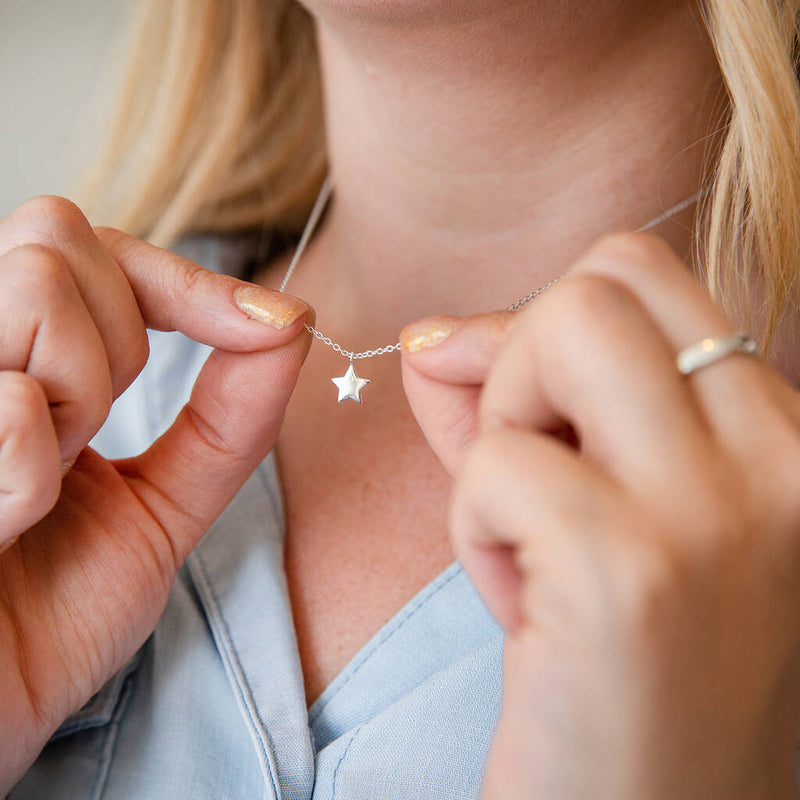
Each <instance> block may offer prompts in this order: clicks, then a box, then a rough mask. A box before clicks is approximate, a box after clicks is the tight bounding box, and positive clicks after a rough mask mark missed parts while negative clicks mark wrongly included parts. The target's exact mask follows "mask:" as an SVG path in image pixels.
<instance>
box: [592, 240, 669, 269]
mask: <svg viewBox="0 0 800 800" xmlns="http://www.w3.org/2000/svg"><path fill="white" fill-rule="evenodd" d="M666 257H670V258H674V257H675V254H674V252H673V250H672V248H671V247H670V246H669V245H668V244H667V243H666V242H665V241H664V240H663V239H662V238H661V237H660V236H657V235H656V234H654V233H649V232H644V233H609V234H606V235H605V236H602V237H601V238H600V239H598V240H597V242H595V244H594V245H593V246H592V247H591V248H590V250H589V252H588V254H587V261H591V259H593V258H601V259H604V260H605V259H610V260H614V261H622V262H623V263H625V264H636V265H637V266H638V267H640V268H641V267H645V266H648V265H650V264H655V263H659V262H660V261H662V260H663V259H664V258H666Z"/></svg>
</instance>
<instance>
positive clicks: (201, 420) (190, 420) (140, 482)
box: [115, 312, 313, 566]
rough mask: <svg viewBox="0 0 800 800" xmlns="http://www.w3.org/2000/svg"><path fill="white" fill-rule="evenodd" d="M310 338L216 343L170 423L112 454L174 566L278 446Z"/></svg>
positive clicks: (303, 331) (303, 334) (302, 329)
mask: <svg viewBox="0 0 800 800" xmlns="http://www.w3.org/2000/svg"><path fill="white" fill-rule="evenodd" d="M308 322H309V323H310V324H311V323H313V312H311V313H310V318H309V319H308ZM310 343H311V335H310V334H309V333H308V332H307V331H306V330H305V328H301V332H300V333H299V335H298V336H296V337H295V338H294V339H293V340H291V341H290V342H288V343H287V344H284V345H282V346H280V347H276V348H274V349H270V350H260V351H254V352H249V353H231V352H226V351H224V350H219V349H218V350H215V351H214V352H213V353H212V354H211V355H210V356H209V358H208V360H207V361H206V363H205V365H204V366H203V369H202V370H201V372H200V375H199V376H198V378H197V381H196V383H195V385H194V388H193V389H192V394H191V397H190V399H189V402H188V403H187V404H186V405H185V406H184V407H183V409H182V410H181V412H180V414H179V415H178V417H177V419H176V420H175V422H174V423H173V425H172V427H171V428H170V429H169V430H168V431H167V432H166V433H165V434H164V435H163V436H161V437H160V438H159V439H158V440H157V441H156V442H154V443H153V445H152V446H151V447H150V449H149V450H147V451H146V452H144V453H142V454H141V455H140V456H137V457H135V458H130V459H125V460H123V461H117V462H115V464H116V466H117V468H118V469H119V470H120V472H121V473H122V474H123V475H124V476H125V478H126V479H127V481H128V483H129V485H130V486H131V488H132V490H133V491H134V492H135V493H136V494H137V495H138V497H139V498H140V499H141V500H142V501H143V502H144V504H145V505H146V506H147V507H148V509H149V510H150V512H151V514H152V515H153V516H154V517H155V518H156V519H157V521H158V522H159V524H160V527H161V528H162V529H163V531H164V532H165V533H166V535H167V537H168V539H169V541H170V544H171V546H172V550H173V555H174V558H175V563H176V566H179V565H180V564H181V563H182V562H183V560H184V558H185V557H186V556H187V555H188V553H189V552H190V551H191V549H192V548H193V547H194V546H195V544H196V543H197V542H198V541H199V539H200V538H201V537H202V535H203V534H204V533H205V531H206V530H207V529H208V528H209V527H210V526H211V524H212V523H213V522H214V520H215V519H216V518H217V517H218V516H219V514H220V513H221V512H222V510H223V509H224V508H225V506H226V505H227V504H228V503H229V502H230V501H231V500H232V499H233V497H234V495H235V494H236V493H237V492H238V491H239V489H240V488H241V486H242V485H243V484H244V482H245V481H246V480H247V478H248V477H249V476H250V474H251V473H252V472H253V470H254V469H255V468H256V467H257V466H258V464H259V463H260V462H261V461H262V460H263V459H264V458H265V457H266V455H267V454H268V453H269V451H270V450H271V449H272V448H273V447H274V446H275V443H276V441H277V438H278V433H279V431H280V426H281V423H282V421H283V416H284V411H285V409H286V404H287V403H288V401H289V397H290V396H291V394H292V391H293V389H294V386H295V383H296V381H297V377H298V375H299V372H300V367H301V366H302V364H303V361H304V360H305V357H306V354H307V353H308V348H309V345H310Z"/></svg>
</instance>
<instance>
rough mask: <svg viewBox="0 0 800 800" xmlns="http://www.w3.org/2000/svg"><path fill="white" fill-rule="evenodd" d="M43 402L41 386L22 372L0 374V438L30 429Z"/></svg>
mask: <svg viewBox="0 0 800 800" xmlns="http://www.w3.org/2000/svg"><path fill="white" fill-rule="evenodd" d="M43 401H44V393H43V391H42V388H41V386H39V384H38V383H37V382H36V381H35V380H34V379H33V378H31V377H30V376H29V375H26V374H25V373H24V372H11V371H9V372H2V373H0V437H3V438H5V436H6V435H7V434H8V433H9V426H11V428H12V429H17V430H19V429H21V428H27V427H30V423H31V421H32V420H34V419H36V418H38V414H37V413H36V412H38V410H39V409H40V407H41V406H42V403H43Z"/></svg>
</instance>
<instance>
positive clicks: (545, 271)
mask: <svg viewBox="0 0 800 800" xmlns="http://www.w3.org/2000/svg"><path fill="white" fill-rule="evenodd" d="M314 3H317V5H318V6H319V7H314V8H313V9H312V10H313V11H314V13H315V15H316V16H317V22H318V25H317V27H318V35H319V42H320V49H321V58H322V66H323V74H324V80H325V85H326V102H327V108H326V112H327V123H328V140H329V156H330V164H331V172H332V176H333V179H334V182H335V190H334V203H333V206H332V209H331V213H330V214H329V216H328V218H327V220H326V223H325V225H324V228H323V230H322V232H321V234H320V236H319V237H318V238H317V240H316V241H315V242H314V243H313V245H312V247H311V248H310V249H309V252H308V254H307V256H306V259H305V264H304V265H303V267H302V269H299V270H298V273H297V277H296V278H293V286H292V288H291V291H292V292H295V293H299V294H300V295H301V296H304V297H306V298H307V299H308V300H309V301H310V302H311V303H312V304H314V305H316V306H317V307H318V313H319V317H318V321H319V323H320V326H321V327H323V328H324V329H325V330H326V332H328V333H329V334H331V335H337V336H341V335H346V336H348V337H351V338H350V339H348V343H347V344H348V346H351V347H354V348H361V347H362V346H363V347H367V346H375V345H376V338H375V337H378V338H380V339H381V341H380V342H377V343H383V342H382V339H383V338H385V337H387V336H388V337H391V336H394V335H396V333H397V330H398V329H399V327H401V326H402V325H404V324H406V323H407V322H409V321H411V320H413V319H415V318H418V317H421V316H425V315H428V314H434V313H455V314H466V313H474V312H478V311H483V310H488V309H490V308H497V307H503V306H505V305H508V304H509V303H511V302H513V301H514V300H516V299H517V298H518V297H520V296H522V295H524V294H526V293H527V292H528V291H530V290H531V289H533V288H535V287H536V286H538V285H541V284H543V283H545V282H546V281H548V280H550V279H551V278H553V277H554V276H556V275H558V274H560V273H561V272H563V271H564V270H565V269H566V268H567V267H568V266H569V264H570V263H571V262H572V261H573V260H574V259H575V258H576V257H577V256H579V255H580V253H581V252H582V251H583V250H584V249H585V248H586V247H587V246H588V245H589V244H590V243H591V242H592V241H593V240H594V239H596V238H597V237H599V236H601V235H602V234H603V233H606V232H609V231H613V230H624V229H634V228H636V227H638V226H640V225H642V224H643V223H645V222H646V221H648V219H650V218H652V217H655V216H657V215H658V214H659V213H661V212H662V211H663V210H664V209H665V208H666V207H668V206H670V205H673V204H674V203H676V202H678V201H679V200H682V199H684V198H685V197H687V196H689V195H691V194H693V193H694V192H695V191H696V190H697V189H698V187H699V185H700V181H701V177H702V165H703V163H704V159H705V150H706V147H705V145H706V143H707V141H708V136H709V134H710V132H711V130H712V127H713V121H714V112H715V109H716V111H718V110H719V101H720V79H719V74H718V71H717V68H716V61H715V58H714V54H713V50H712V48H711V45H710V43H709V41H708V39H707V37H706V34H705V31H704V29H703V25H702V23H701V21H700V20H699V18H698V17H697V15H696V13H695V12H693V11H692V10H691V8H690V6H689V4H688V3H687V4H684V3H676V2H674V0H666V1H665V2H661V1H660V0H657V2H653V3H641V2H638V0H606V2H600V3H593V4H590V5H588V6H587V5H586V4H582V3H578V2H577V0H575V1H574V2H572V1H571V2H556V0H537V2H532V0H459V1H458V2H456V0H413V2H411V3H408V2H407V0H403V2H401V0H385V2H383V3H381V4H376V3H367V2H366V0H349V2H347V3H343V2H341V0H312V2H311V5H312V6H313V5H314ZM394 6H398V8H393V7H394ZM400 6H403V8H399V7H400ZM587 8H589V9H591V10H590V11H587V10H586V9H587ZM376 9H379V10H376ZM434 10H436V11H437V13H434ZM437 14H438V16H437ZM691 216H692V210H690V211H689V212H688V215H683V216H682V217H679V218H678V219H677V221H676V222H672V223H665V224H664V225H663V226H661V228H660V229H659V232H660V233H662V235H665V236H666V238H667V239H668V240H670V241H671V243H672V244H673V246H675V247H676V249H678V250H679V251H680V252H682V253H684V254H686V255H688V253H689V251H690V243H691V231H690V227H689V225H688V224H687V223H689V222H690V221H691ZM352 337H355V339H353V338H352Z"/></svg>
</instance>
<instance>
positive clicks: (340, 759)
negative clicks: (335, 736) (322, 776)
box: [331, 726, 363, 800]
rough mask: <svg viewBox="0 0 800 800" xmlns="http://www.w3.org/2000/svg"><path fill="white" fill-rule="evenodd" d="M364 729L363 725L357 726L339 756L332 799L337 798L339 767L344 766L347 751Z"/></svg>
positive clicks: (334, 775)
mask: <svg viewBox="0 0 800 800" xmlns="http://www.w3.org/2000/svg"><path fill="white" fill-rule="evenodd" d="M362 730H363V726H359V727H358V728H356V731H355V733H354V734H353V735H352V736H351V737H350V741H349V742H348V743H347V747H345V749H344V752H343V753H342V755H341V757H340V758H339V761H338V762H337V763H336V769H334V771H333V782H332V785H331V800H336V778H337V777H338V776H339V767H341V766H342V762H343V761H344V759H345V756H347V753H348V752H349V750H350V746H351V745H352V744H353V742H354V741H355V740H356V737H357V736H358V734H359V733H361V731H362Z"/></svg>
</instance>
